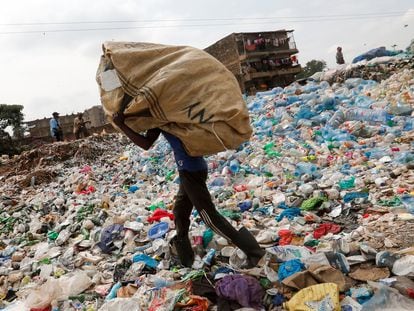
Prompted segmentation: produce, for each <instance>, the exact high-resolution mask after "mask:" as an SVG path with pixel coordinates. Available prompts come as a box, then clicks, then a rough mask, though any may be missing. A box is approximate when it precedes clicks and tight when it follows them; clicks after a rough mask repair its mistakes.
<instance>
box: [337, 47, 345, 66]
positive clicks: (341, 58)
mask: <svg viewBox="0 0 414 311" xmlns="http://www.w3.org/2000/svg"><path fill="white" fill-rule="evenodd" d="M336 63H337V64H338V65H342V64H345V60H344V55H343V54H342V48H341V47H340V46H338V47H337V48H336Z"/></svg>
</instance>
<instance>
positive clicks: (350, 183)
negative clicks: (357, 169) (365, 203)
mask: <svg viewBox="0 0 414 311" xmlns="http://www.w3.org/2000/svg"><path fill="white" fill-rule="evenodd" d="M354 187H355V177H354V176H352V177H351V178H349V179H343V180H341V181H339V188H341V190H346V189H351V188H354Z"/></svg>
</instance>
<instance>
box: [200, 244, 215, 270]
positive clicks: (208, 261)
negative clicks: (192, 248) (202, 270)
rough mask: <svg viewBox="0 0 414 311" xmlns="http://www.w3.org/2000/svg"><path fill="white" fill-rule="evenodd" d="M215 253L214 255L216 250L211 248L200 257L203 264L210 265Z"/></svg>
mask: <svg viewBox="0 0 414 311" xmlns="http://www.w3.org/2000/svg"><path fill="white" fill-rule="evenodd" d="M215 255H216V250H215V249H214V248H211V249H210V250H209V251H208V252H207V254H206V255H205V256H204V257H203V259H202V260H203V262H204V264H206V265H207V266H211V263H212V262H213V259H214V256H215Z"/></svg>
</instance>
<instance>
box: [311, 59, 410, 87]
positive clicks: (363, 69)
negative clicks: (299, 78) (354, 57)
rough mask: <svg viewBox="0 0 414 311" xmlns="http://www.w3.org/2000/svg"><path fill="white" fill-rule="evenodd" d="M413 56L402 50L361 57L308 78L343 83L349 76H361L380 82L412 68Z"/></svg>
mask: <svg viewBox="0 0 414 311" xmlns="http://www.w3.org/2000/svg"><path fill="white" fill-rule="evenodd" d="M413 57H414V56H413V52H411V53H404V52H403V53H400V54H397V55H393V56H382V57H375V58H372V59H361V60H360V61H358V62H356V63H352V64H344V65H339V66H337V67H335V68H329V69H327V70H325V71H322V72H317V73H315V74H314V75H313V76H312V77H310V80H314V81H328V82H329V83H335V82H336V83H343V82H344V81H345V80H347V79H350V78H361V79H364V80H374V81H377V82H381V81H382V80H385V79H388V78H389V77H390V76H392V75H393V74H395V73H397V72H399V71H401V70H403V69H413V64H414V61H413Z"/></svg>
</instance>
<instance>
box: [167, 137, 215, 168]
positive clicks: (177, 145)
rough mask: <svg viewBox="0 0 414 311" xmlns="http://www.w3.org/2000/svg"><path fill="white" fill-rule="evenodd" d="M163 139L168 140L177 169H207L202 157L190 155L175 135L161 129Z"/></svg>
mask: <svg viewBox="0 0 414 311" xmlns="http://www.w3.org/2000/svg"><path fill="white" fill-rule="evenodd" d="M161 133H162V134H163V135H164V137H165V139H166V140H167V141H168V142H169V144H170V146H171V149H172V150H173V152H174V158H175V162H176V163H177V168H178V170H179V171H181V170H185V171H190V172H195V171H202V170H207V163H206V161H205V160H204V158H203V157H192V156H190V155H189V154H188V153H187V151H185V149H184V146H183V144H182V142H181V140H179V139H178V138H177V137H175V136H174V135H172V134H169V133H167V132H164V131H161Z"/></svg>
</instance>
